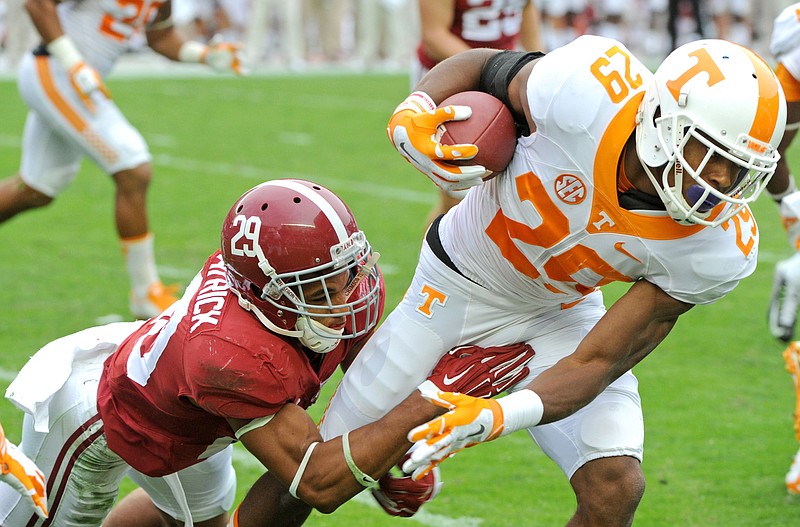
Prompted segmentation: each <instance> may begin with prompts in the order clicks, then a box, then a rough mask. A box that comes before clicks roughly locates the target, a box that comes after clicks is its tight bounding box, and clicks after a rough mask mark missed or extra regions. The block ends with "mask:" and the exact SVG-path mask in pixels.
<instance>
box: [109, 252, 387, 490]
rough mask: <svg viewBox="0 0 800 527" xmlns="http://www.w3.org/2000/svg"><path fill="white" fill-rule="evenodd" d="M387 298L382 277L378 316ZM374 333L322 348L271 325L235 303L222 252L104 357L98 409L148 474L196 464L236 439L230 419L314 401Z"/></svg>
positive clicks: (120, 447)
mask: <svg viewBox="0 0 800 527" xmlns="http://www.w3.org/2000/svg"><path fill="white" fill-rule="evenodd" d="M362 286H366V282H363V283H362ZM354 294H356V295H358V294H364V291H362V290H361V289H357V290H356V292H355V293H354ZM384 299H385V291H384V288H383V281H382V278H381V299H380V305H379V316H380V314H381V313H382V311H383V303H384ZM358 323H361V321H359V322H358ZM370 334H371V333H368V334H365V335H364V336H362V337H360V338H358V339H345V340H342V341H341V342H340V344H339V345H338V346H337V347H336V348H335V349H334V350H333V351H331V352H330V353H327V354H324V355H321V354H317V353H313V352H311V351H309V350H306V349H305V348H303V347H301V345H300V344H299V342H298V341H297V339H294V338H289V337H281V336H279V335H276V334H274V333H272V332H270V331H268V330H267V329H266V328H265V327H264V326H263V325H262V324H261V322H259V321H258V319H256V317H255V316H254V315H253V314H252V313H250V312H248V311H246V310H244V309H242V308H241V307H240V306H239V304H238V299H237V297H236V295H234V294H233V293H231V292H230V290H229V289H228V287H227V282H226V278H225V265H224V263H223V261H222V256H221V254H220V253H219V252H216V253H214V254H213V255H212V256H211V257H210V258H209V259H208V261H207V262H206V264H205V266H204V267H203V270H202V271H201V272H200V273H199V274H198V275H197V276H196V277H195V279H194V280H193V281H192V283H191V284H190V285H189V287H187V289H186V293H185V294H184V295H183V298H181V299H180V300H179V301H178V302H176V303H175V304H174V305H173V306H172V307H170V308H169V309H167V310H166V311H164V313H162V314H161V315H160V316H158V317H156V318H153V319H150V320H149V321H147V322H146V323H145V324H144V325H142V326H141V328H139V329H138V330H137V331H136V332H134V333H133V334H131V335H130V336H129V337H128V338H127V339H126V340H125V341H124V342H123V343H122V344H121V345H120V347H119V349H118V350H117V351H116V352H115V353H114V354H113V355H112V356H111V357H109V358H108V359H107V360H106V362H105V366H104V371H103V375H102V377H101V379H100V386H99V389H98V395H97V407H98V411H99V413H100V415H101V417H102V418H103V422H104V426H105V434H106V438H107V440H108V445H109V447H110V448H111V449H112V450H113V451H114V452H116V453H117V454H119V455H120V456H121V457H122V458H123V459H125V460H126V461H127V462H128V463H129V464H130V465H131V466H133V467H134V468H135V469H136V470H138V471H140V472H143V473H144V474H147V475H149V476H163V475H165V474H170V473H172V472H175V471H177V470H180V469H183V468H186V467H188V466H191V465H193V464H195V463H197V462H198V461H199V460H201V459H205V458H207V457H208V456H210V455H212V454H214V453H216V452H219V451H220V450H222V449H223V448H225V447H226V446H227V445H229V444H230V443H232V442H234V441H235V436H234V430H233V429H231V427H230V426H229V425H228V422H227V420H226V419H227V418H235V419H255V418H258V417H264V416H269V415H274V414H275V413H277V412H278V410H280V408H281V407H282V406H283V405H285V404H296V405H298V406H300V407H302V408H308V407H309V406H310V405H311V404H312V403H313V402H314V401H315V400H316V398H317V396H318V395H319V391H320V387H321V385H322V383H324V382H325V381H326V380H327V379H328V378H329V377H330V376H331V375H332V374H333V373H334V372H335V370H336V368H337V366H339V364H340V363H341V362H342V360H344V358H345V357H346V356H347V354H348V353H349V352H350V351H351V350H352V349H354V348H356V347H357V346H360V345H362V344H363V343H364V342H365V341H366V339H367V338H368V337H369V335H370Z"/></svg>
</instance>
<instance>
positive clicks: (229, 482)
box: [0, 180, 532, 527]
mask: <svg viewBox="0 0 800 527" xmlns="http://www.w3.org/2000/svg"><path fill="white" fill-rule="evenodd" d="M377 259H378V254H377V253H375V252H373V251H372V247H371V246H370V244H369V243H368V241H367V239H366V237H365V235H364V233H363V232H362V231H361V230H359V228H358V226H357V224H356V221H355V219H354V217H353V215H352V213H351V212H350V210H349V209H348V207H347V206H346V205H345V204H344V203H343V202H342V201H341V200H340V199H339V198H338V197H337V196H336V195H335V194H334V193H333V192H331V191H330V190H328V189H326V188H324V187H322V186H320V185H317V184H315V183H311V182H308V181H302V180H277V181H269V182H266V183H264V184H262V185H259V186H257V187H255V188H254V189H251V190H250V191H248V192H247V193H245V194H244V195H243V196H242V197H241V198H240V199H239V200H238V201H237V202H236V203H234V205H233V206H232V208H231V209H230V212H229V213H228V215H227V217H226V218H225V220H224V223H223V227H222V243H221V250H220V251H217V252H215V253H214V254H212V255H211V256H210V257H209V259H208V260H207V261H206V263H205V265H204V267H203V269H202V270H201V271H200V273H199V274H198V275H197V276H196V277H195V278H194V280H193V281H192V282H191V284H189V286H188V287H187V290H186V292H185V294H184V295H183V297H182V298H181V299H180V300H178V301H177V302H176V303H175V304H173V305H172V306H170V307H169V308H168V309H166V310H165V311H164V312H163V313H161V314H160V315H159V316H157V317H155V318H152V319H150V320H147V321H145V322H141V321H140V322H133V323H117V324H111V325H107V326H101V327H97V328H91V329H87V330H84V331H81V332H79V333H76V334H73V335H70V336H67V337H64V338H62V339H59V340H56V341H54V342H52V343H50V344H48V345H47V346H45V347H44V348H42V349H41V350H40V351H39V352H38V353H37V354H36V355H34V356H33V358H32V359H31V360H30V361H29V362H28V364H26V365H25V367H24V368H23V369H22V370H21V372H20V374H19V375H18V377H17V378H16V379H15V381H14V382H13V383H12V384H11V386H10V387H9V389H8V391H7V394H6V396H7V397H8V398H9V399H10V400H11V401H12V402H13V403H14V404H15V405H17V406H18V407H20V408H21V409H23V410H25V411H26V416H25V423H24V428H23V434H22V441H21V443H20V447H21V448H22V450H23V452H25V454H27V455H28V456H30V457H31V459H33V460H34V461H35V462H36V463H37V464H38V465H39V466H40V467H41V468H42V470H43V471H44V473H45V474H46V475H47V477H48V495H49V496H50V502H49V504H48V505H49V512H50V519H49V520H48V521H49V522H52V524H53V525H76V526H77V525H80V526H97V525H100V523H101V522H103V525H106V526H110V527H114V526H120V525H130V524H132V523H135V524H137V525H143V522H144V521H145V518H148V521H152V522H153V523H148V524H147V525H160V524H161V521H162V518H163V521H166V522H168V523H169V524H173V523H174V522H175V521H181V522H184V523H185V524H187V525H189V524H190V523H192V522H196V523H197V524H198V525H202V526H204V527H221V526H224V525H225V524H226V523H227V521H228V515H227V512H228V510H229V509H230V508H231V506H232V504H233V499H234V494H235V490H236V479H235V474H234V472H233V468H232V465H231V450H232V447H231V444H232V443H233V442H235V441H237V440H239V441H241V442H242V444H243V445H244V446H245V448H247V449H248V450H249V451H250V452H251V453H252V454H253V455H254V456H255V457H256V458H257V459H258V460H260V461H261V462H262V463H263V464H264V466H265V467H266V468H267V469H269V473H268V474H269V476H268V477H269V478H272V479H274V480H275V482H277V483H278V484H280V485H281V486H282V487H283V488H288V489H289V493H290V494H291V495H292V496H294V497H295V498H299V499H300V500H303V501H304V502H305V503H307V504H308V505H309V506H313V507H316V508H318V509H319V510H321V511H323V512H331V511H332V510H334V509H335V508H336V507H338V506H339V505H340V504H341V503H343V502H344V501H346V500H347V499H349V498H350V497H352V496H353V495H355V494H356V493H357V492H359V491H360V490H363V488H364V487H365V486H372V484H373V483H375V480H376V479H379V478H380V479H381V489H382V490H385V492H384V495H383V496H382V497H384V498H385V500H384V503H383V504H384V506H385V507H386V508H387V510H390V512H391V511H394V510H395V509H403V508H405V506H404V504H403V499H404V498H403V495H402V493H401V492H399V490H395V489H397V488H398V485H399V487H400V490H405V489H411V490H412V491H413V492H416V493H417V498H416V503H417V506H418V505H419V504H420V503H422V502H423V501H424V500H425V499H428V498H430V497H431V496H433V495H434V494H435V490H436V479H435V477H434V478H430V479H428V480H427V481H424V482H423V483H422V484H421V485H419V484H417V483H414V482H411V481H410V478H409V477H407V476H399V477H396V478H395V477H382V476H384V475H386V474H387V472H388V471H389V469H390V468H391V467H392V466H393V465H394V464H395V463H397V461H398V460H399V459H400V457H401V456H402V455H403V454H404V453H405V452H406V451H407V450H408V448H409V447H410V443H409V442H408V440H407V439H406V434H407V432H408V430H409V429H410V428H411V427H412V426H415V425H417V424H420V423H422V422H424V421H425V420H426V419H427V418H430V417H433V416H435V415H436V414H437V413H438V412H439V409H438V408H436V407H435V406H433V405H430V404H428V403H426V402H425V401H424V400H423V399H421V398H420V397H419V396H414V397H410V398H408V399H407V400H406V401H405V402H403V403H402V404H401V405H399V406H398V408H397V409H396V410H395V411H393V412H391V413H389V414H387V415H386V416H384V417H383V418H382V419H381V420H380V421H379V422H378V423H376V424H375V425H373V426H369V427H367V428H365V429H363V430H358V431H354V432H353V433H352V434H344V435H342V436H341V437H339V438H336V439H332V440H330V441H325V442H323V441H322V438H321V437H320V434H319V432H318V430H317V427H316V425H315V423H314V421H313V420H312V419H311V417H310V416H309V415H308V414H307V413H306V411H305V409H306V408H308V406H310V405H311V404H312V403H313V402H314V401H315V400H316V398H317V396H318V395H319V391H320V387H321V385H322V383H324V382H325V381H326V380H327V379H329V378H330V376H331V375H332V374H333V373H334V371H335V370H336V368H337V367H339V366H340V365H346V364H348V363H349V362H351V361H352V360H353V356H354V355H355V354H356V353H357V352H358V351H359V349H360V348H361V347H362V346H363V344H364V342H365V341H366V339H367V338H368V337H369V336H370V335H371V334H372V332H373V330H374V328H375V326H376V324H377V323H378V320H379V319H380V317H381V313H382V311H383V302H384V287H383V279H382V275H381V273H380V271H379V269H378V267H377V265H376V262H377ZM476 349H477V348H470V349H468V350H466V351H464V350H461V351H460V352H459V353H457V354H449V355H447V356H446V357H445V359H444V360H443V361H442V362H441V363H440V365H439V367H438V369H434V370H432V372H429V373H430V375H431V381H432V382H435V383H437V385H438V386H441V387H445V386H450V385H449V384H448V383H450V382H451V379H456V378H457V379H458V382H456V384H455V385H453V387H454V388H456V389H460V390H463V391H466V392H469V393H473V394H474V395H482V396H491V395H495V394H496V393H498V391H500V390H502V389H504V388H505V386H507V385H508V384H509V383H513V382H516V380H518V379H519V378H520V377H522V376H525V375H527V371H528V370H527V368H526V367H525V363H526V362H527V360H528V359H529V358H530V357H531V356H532V350H531V348H530V347H529V346H527V345H517V346H509V347H505V348H495V349H494V350H493V351H489V352H488V354H483V353H480V354H478V353H476ZM480 351H481V352H483V350H480ZM462 366H463V367H462ZM125 475H128V476H129V477H130V478H131V479H132V480H133V481H135V482H136V483H137V484H138V485H139V486H140V487H141V488H142V489H143V490H144V491H145V492H146V493H147V495H148V498H149V500H152V504H154V505H155V508H153V507H152V506H150V507H149V508H145V509H142V508H141V507H135V508H130V507H128V508H123V509H122V510H121V511H118V514H116V515H115V517H114V518H110V519H109V520H107V521H104V517H105V516H106V514H107V513H108V511H109V510H110V509H111V507H112V505H113V503H114V501H115V499H116V497H117V492H118V490H119V483H120V481H121V479H122V478H123V476H125ZM384 487H385V488H384ZM138 504H139V505H141V501H139V502H138ZM145 505H146V503H145ZM412 505H413V504H412ZM34 512H35V511H33V510H32V507H31V505H30V503H29V502H27V501H23V500H22V499H21V498H20V497H19V495H18V494H16V493H15V492H13V491H12V490H11V489H8V490H6V489H4V488H0V524H2V525H4V526H6V527H12V526H24V525H29V526H32V525H41V521H40V520H39V518H38V517H37V516H34ZM148 512H149V514H146V513H148ZM398 512H403V511H402V510H398ZM305 514H307V512H306V513H305ZM300 521H302V518H300ZM247 522H248V519H244V521H243V522H240V524H241V525H243V526H246V525H252V523H250V524H248V523H247Z"/></svg>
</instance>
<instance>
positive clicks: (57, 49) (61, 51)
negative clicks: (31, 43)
mask: <svg viewBox="0 0 800 527" xmlns="http://www.w3.org/2000/svg"><path fill="white" fill-rule="evenodd" d="M47 52H48V53H50V55H52V56H53V57H55V58H56V59H58V61H59V62H61V64H62V65H63V66H64V69H66V70H67V71H69V70H71V69H72V68H73V67H74V66H75V65H76V64H78V63H79V62H82V61H83V56H82V55H81V53H80V51H78V48H76V47H75V43H74V42H72V39H71V38H69V37H68V36H67V35H61V36H60V37H57V38H54V39H53V40H52V41H50V43H49V44H47Z"/></svg>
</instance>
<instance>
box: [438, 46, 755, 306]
mask: <svg viewBox="0 0 800 527" xmlns="http://www.w3.org/2000/svg"><path fill="white" fill-rule="evenodd" d="M650 78H651V73H650V71H649V70H648V69H647V68H646V67H645V66H644V65H643V64H642V63H641V62H639V61H638V60H637V59H636V58H634V57H633V56H632V55H631V54H630V52H629V51H628V50H627V49H626V48H625V46H624V45H623V44H621V43H619V42H617V41H615V40H611V39H607V38H603V37H596V36H584V37H581V38H578V39H577V40H575V41H574V42H573V43H571V44H569V45H567V46H564V47H563V48H559V49H557V50H555V51H553V52H551V53H549V54H548V55H546V56H545V57H543V58H542V59H540V61H539V62H538V63H537V64H536V66H535V67H534V68H533V70H532V73H531V76H530V78H529V80H528V85H527V97H528V102H529V106H530V109H531V114H532V118H533V121H534V123H535V125H536V132H535V133H533V134H531V135H530V136H527V137H523V138H521V139H520V140H519V141H518V144H517V149H516V152H515V154H514V158H513V160H512V161H511V164H510V165H509V166H508V168H507V169H506V172H504V173H502V174H501V175H499V176H498V177H496V178H494V179H493V180H491V181H490V182H488V183H484V184H483V185H481V186H480V187H477V188H475V189H473V190H471V191H470V192H469V194H468V195H467V198H466V199H465V200H464V201H463V202H462V203H461V204H460V205H459V206H458V207H456V208H455V209H453V210H452V211H451V212H450V213H449V214H448V215H447V216H445V217H444V218H443V220H442V222H441V226H440V231H439V232H440V237H441V240H442V245H443V247H444V250H445V252H446V253H447V254H448V255H449V256H450V258H451V259H452V261H453V262H454V263H455V265H456V267H458V269H459V270H461V271H462V272H463V274H464V275H465V276H467V277H468V278H470V279H472V280H473V281H475V282H477V283H479V284H481V285H483V286H484V287H486V288H488V289H489V290H490V291H492V292H495V293H497V294H498V295H501V296H505V297H508V298H517V299H519V300H520V301H521V302H524V303H525V304H527V305H533V306H536V307H537V308H547V307H550V308H552V307H553V306H557V305H559V304H562V305H563V304H569V303H572V302H575V301H578V300H580V299H581V298H583V297H584V296H585V295H586V294H588V293H590V292H592V291H594V290H595V288H596V287H599V286H602V285H604V284H606V283H609V282H616V281H626V282H633V281H636V280H638V279H642V278H643V279H646V280H648V281H650V282H652V283H654V284H655V285H657V286H658V287H660V288H661V289H663V290H664V291H665V292H666V293H667V294H669V295H670V296H672V297H674V298H676V299H678V300H681V301H683V302H687V303H692V304H703V303H708V302H713V301H715V300H717V299H719V298H721V297H722V296H724V295H725V294H727V293H728V292H730V291H731V290H732V289H733V288H734V287H735V286H736V285H737V283H738V281H739V280H741V279H742V278H744V277H746V276H748V275H749V274H751V273H752V272H753V270H754V269H755V266H756V256H757V249H758V231H757V228H756V223H755V220H754V218H753V215H752V214H751V212H750V210H749V209H747V208H745V209H743V210H742V212H741V213H739V214H738V215H737V216H735V217H734V218H733V219H731V220H729V221H728V222H726V223H725V224H723V225H722V226H720V227H717V228H711V227H703V226H683V225H679V224H678V223H676V222H675V221H674V220H672V219H671V218H670V216H669V215H668V214H667V213H666V211H664V212H660V211H631V210H626V209H624V208H622V207H621V206H620V204H619V198H618V189H617V172H618V163H619V160H620V159H621V157H622V151H623V148H624V147H625V143H626V141H627V140H628V138H629V137H630V135H631V134H632V133H633V131H634V127H635V120H636V113H637V110H638V108H639V104H640V102H641V100H642V97H643V96H644V92H645V89H646V88H647V85H648V83H649V80H650ZM724 206H727V205H724V204H723V205H720V206H719V207H720V208H721V207H724ZM719 212H720V211H719V210H718V211H717V212H716V213H719ZM712 214H714V212H712Z"/></svg>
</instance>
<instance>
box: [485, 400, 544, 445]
mask: <svg viewBox="0 0 800 527" xmlns="http://www.w3.org/2000/svg"><path fill="white" fill-rule="evenodd" d="M497 403H498V404H499V405H500V408H501V409H502V410H503V431H502V432H501V433H500V435H501V436H504V435H508V434H510V433H511V432H516V431H517V430H522V429H523V428H530V427H532V426H536V425H538V424H539V422H540V421H541V420H542V415H543V414H544V405H543V404H542V399H541V398H540V397H539V395H538V394H537V393H536V392H534V391H531V390H520V391H518V392H515V393H512V394H511V395H506V396H505V397H501V398H500V399H497Z"/></svg>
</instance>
